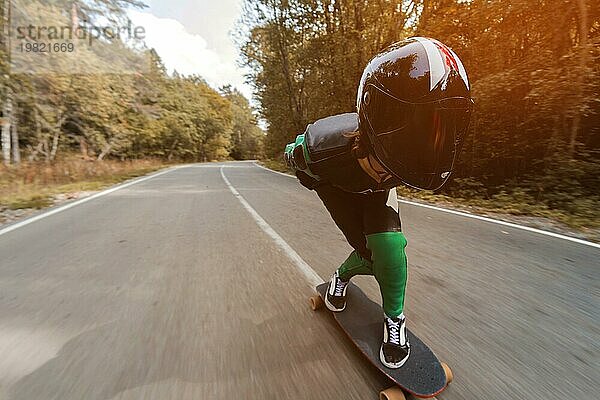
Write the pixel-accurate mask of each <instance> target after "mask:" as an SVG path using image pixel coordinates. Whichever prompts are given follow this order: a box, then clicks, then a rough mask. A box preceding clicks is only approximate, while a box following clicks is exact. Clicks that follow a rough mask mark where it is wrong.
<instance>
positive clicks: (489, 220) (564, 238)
mask: <svg viewBox="0 0 600 400" xmlns="http://www.w3.org/2000/svg"><path fill="white" fill-rule="evenodd" d="M254 165H256V166H257V167H259V168H262V169H264V170H266V171H269V172H273V173H275V174H278V175H283V176H286V177H288V178H296V177H295V176H293V175H288V174H284V173H282V172H278V171H273V170H272V169H269V168H266V167H263V166H262V165H260V164H258V163H254ZM398 201H399V202H401V203H404V204H410V205H412V206H417V207H424V208H429V209H431V210H436V211H441V212H445V213H449V214H454V215H460V216H461V217H467V218H473V219H478V220H480V221H485V222H490V223H493V224H498V225H503V226H509V227H511V228H515V229H521V230H524V231H528V232H533V233H539V234H540V235H546V236H551V237H554V238H557V239H563V240H568V241H570V242H574V243H579V244H583V245H585V246H591V247H595V248H598V249H600V244H599V243H594V242H589V241H587V240H583V239H578V238H575V237H572V236H566V235H561V234H560V233H554V232H549V231H544V230H541V229H537V228H531V227H529V226H524V225H518V224H514V223H511V222H505V221H501V220H498V219H493V218H488V217H483V216H481V215H476V214H469V213H465V212H461V211H455V210H449V209H447V208H441V207H436V206H431V205H429V204H423V203H416V202H414V201H409V200H404V199H402V198H401V197H399V198H398Z"/></svg>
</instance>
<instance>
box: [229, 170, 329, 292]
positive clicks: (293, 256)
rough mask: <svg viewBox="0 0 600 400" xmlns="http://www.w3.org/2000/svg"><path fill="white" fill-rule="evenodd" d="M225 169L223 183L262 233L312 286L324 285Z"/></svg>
mask: <svg viewBox="0 0 600 400" xmlns="http://www.w3.org/2000/svg"><path fill="white" fill-rule="evenodd" d="M224 169H225V167H223V166H222V167H221V177H222V178H223V181H225V184H226V185H227V187H228V188H229V190H230V191H231V193H232V194H233V195H234V196H235V197H236V198H237V199H238V201H239V202H240V203H241V204H242V206H244V208H245V209H246V211H248V213H249V214H250V216H251V217H252V218H253V219H254V221H255V222H256V224H257V225H258V226H259V228H260V229H262V231H263V232H265V233H266V234H267V235H268V236H270V237H271V239H273V241H274V242H275V244H276V245H277V246H279V248H280V249H281V250H283V252H284V253H285V254H286V255H287V256H288V258H289V259H290V260H292V261H293V263H294V264H295V265H296V267H297V268H298V269H299V270H300V272H302V274H303V275H304V277H305V278H306V279H307V280H308V282H309V283H310V284H311V285H312V286H317V285H319V284H321V283H323V282H324V281H323V279H322V278H321V277H320V276H319V274H317V273H316V272H315V270H314V269H312V267H311V266H310V265H308V263H307V262H306V261H304V260H303V259H302V257H300V255H299V254H298V253H297V252H296V250H294V249H293V248H292V247H291V246H290V245H289V244H288V243H287V242H286V241H285V240H284V239H283V238H282V237H281V236H280V235H279V234H278V233H277V232H276V231H275V230H274V229H273V228H272V227H271V225H269V224H268V223H267V221H265V220H264V218H263V217H261V216H260V214H259V213H258V212H257V211H256V210H255V209H254V208H252V206H251V205H250V203H248V202H247V201H246V199H245V198H244V197H243V196H242V195H241V194H240V192H238V191H237V190H236V188H235V187H234V186H233V185H232V184H231V182H229V179H227V177H226V176H225V172H224ZM274 172H275V171H274Z"/></svg>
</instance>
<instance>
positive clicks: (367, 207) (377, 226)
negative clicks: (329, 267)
mask: <svg viewBox="0 0 600 400" xmlns="http://www.w3.org/2000/svg"><path fill="white" fill-rule="evenodd" d="M314 190H315V191H316V192H317V194H318V195H319V198H320V199H321V201H322V202H323V204H324V205H325V207H326V208H327V210H328V211H329V214H331V218H333V221H334V222H335V224H336V225H337V226H338V228H340V230H341V231H342V233H343V234H344V236H345V237H346V240H348V243H349V244H350V246H352V247H353V248H354V249H355V250H356V251H357V252H358V254H360V255H361V256H362V257H363V258H365V259H367V260H371V251H370V250H369V249H368V248H367V239H366V236H367V235H370V234H373V233H380V232H400V231H402V225H401V222H400V215H399V213H398V200H397V197H396V190H395V189H392V190H391V193H390V190H386V191H379V192H371V193H351V192H346V191H343V190H342V189H339V188H337V187H335V186H332V185H329V184H321V185H318V186H316V187H314Z"/></svg>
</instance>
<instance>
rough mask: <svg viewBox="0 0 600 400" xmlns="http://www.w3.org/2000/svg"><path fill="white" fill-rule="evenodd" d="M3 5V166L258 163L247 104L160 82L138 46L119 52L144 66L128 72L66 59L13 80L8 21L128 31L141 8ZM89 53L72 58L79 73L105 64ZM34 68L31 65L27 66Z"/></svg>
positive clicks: (64, 1)
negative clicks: (131, 15)
mask: <svg viewBox="0 0 600 400" xmlns="http://www.w3.org/2000/svg"><path fill="white" fill-rule="evenodd" d="M1 3H2V10H1V11H2V38H1V41H0V97H1V98H2V119H1V124H2V159H3V161H4V165H5V166H13V167H14V168H18V166H19V165H20V164H21V163H26V162H34V163H35V162H41V163H45V164H53V163H54V162H56V161H57V160H60V159H61V158H64V157H68V156H73V155H76V156H77V157H79V158H81V159H84V160H90V161H94V160H96V161H98V160H105V159H116V160H130V159H142V158H157V159H161V160H166V161H186V162H188V161H211V160H224V159H230V158H234V159H245V158H256V157H258V156H259V155H260V154H261V151H262V148H261V146H262V143H261V141H262V137H263V136H264V135H263V132H262V131H261V130H260V129H259V128H258V126H257V124H256V116H255V115H254V113H253V109H252V108H251V106H250V103H249V101H248V100H247V99H246V98H245V97H244V96H243V95H242V94H241V93H240V92H239V91H237V90H236V89H233V88H231V87H229V86H225V87H222V88H220V89H219V90H215V89H213V88H211V87H210V86H209V85H208V84H207V83H206V82H205V81H204V80H203V78H202V77H201V76H180V75H179V74H177V73H176V72H175V73H173V74H168V73H167V71H166V69H165V67H164V65H163V63H162V61H161V59H160V57H159V56H158V54H156V52H154V50H152V49H149V48H146V47H144V46H137V47H135V46H125V45H123V43H118V44H119V45H120V47H119V50H120V51H121V52H122V54H121V55H122V59H124V60H130V59H133V58H134V56H137V57H138V58H140V59H143V60H145V61H144V62H145V63H146V65H144V68H143V69H139V70H133V71H127V72H128V73H122V72H121V71H118V70H117V68H116V60H112V59H111V60H109V63H110V64H108V65H105V69H106V70H107V71H108V72H104V71H102V72H104V73H97V72H96V70H92V69H89V70H90V71H92V72H89V73H81V72H80V71H79V70H74V68H73V65H72V64H73V60H71V59H68V58H67V57H61V58H58V57H56V64H55V65H53V66H52V67H53V69H52V70H50V71H48V73H45V72H46V71H42V73H21V71H20V70H18V69H16V68H15V64H16V63H15V54H13V59H12V61H13V63H12V65H11V59H10V58H9V57H10V50H11V49H10V48H9V42H10V40H9V39H10V34H11V32H10V28H11V25H10V22H11V21H10V17H11V15H12V17H13V18H16V16H17V15H19V16H20V15H25V16H26V17H27V18H28V19H26V21H27V23H29V22H30V20H31V21H33V19H34V17H37V16H40V15H43V16H45V17H47V18H49V17H51V16H53V15H56V20H59V19H60V20H63V19H66V20H67V21H68V22H69V23H70V24H72V29H73V31H75V30H76V29H78V27H80V26H82V23H83V22H82V21H94V20H96V19H100V20H102V21H110V22H113V23H115V24H117V23H118V24H120V25H123V26H126V25H127V19H128V18H127V14H126V11H127V9H128V7H129V8H131V7H139V8H143V7H144V4H143V3H142V2H140V1H137V0H76V1H73V0H52V1H44V2H39V1H26V0H20V1H16V2H9V1H2V2H1ZM11 13H12V14H11ZM62 17H65V18H62ZM22 31H25V32H26V30H25V29H22V30H19V32H22ZM12 33H13V34H14V32H12ZM119 40H120V38H117V39H115V40H114V42H119ZM32 41H33V42H35V41H34V40H33V39H32ZM26 44H27V43H26ZM102 45H103V42H101V41H99V40H98V41H97V43H94V46H95V48H98V47H99V46H102ZM12 50H13V53H14V49H12ZM83 51H86V49H81V52H83ZM88 53H89V54H87V53H85V54H84V57H79V59H80V60H82V59H83V60H84V61H85V62H86V65H84V66H87V67H91V66H97V65H98V63H100V62H103V60H101V59H100V58H99V57H98V56H97V54H94V53H93V52H88ZM38 58H39V56H38ZM27 61H28V60H27ZM35 62H36V60H35V59H33V56H32V60H31V64H32V65H33V63H35ZM34 66H35V65H34ZM11 67H12V68H11ZM74 71H75V72H74ZM111 71H116V72H113V73H111ZM36 72H38V71H36Z"/></svg>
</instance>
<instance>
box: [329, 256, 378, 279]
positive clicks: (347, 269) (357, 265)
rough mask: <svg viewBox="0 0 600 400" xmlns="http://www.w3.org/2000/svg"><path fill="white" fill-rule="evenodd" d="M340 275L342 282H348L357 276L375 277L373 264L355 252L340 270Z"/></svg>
mask: <svg viewBox="0 0 600 400" xmlns="http://www.w3.org/2000/svg"><path fill="white" fill-rule="evenodd" d="M338 274H339V275H340V278H341V279H342V280H344V281H348V280H350V278H352V277H353V276H356V275H373V269H372V265H371V262H370V261H369V260H366V259H364V258H362V257H361V255H360V254H358V252H357V251H356V250H354V251H353V252H352V253H351V254H350V255H349V256H348V258H347V259H346V261H344V262H343V263H342V265H341V266H340V267H339V268H338Z"/></svg>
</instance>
